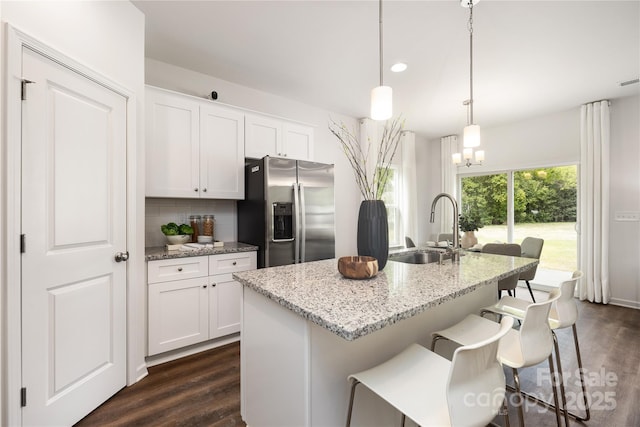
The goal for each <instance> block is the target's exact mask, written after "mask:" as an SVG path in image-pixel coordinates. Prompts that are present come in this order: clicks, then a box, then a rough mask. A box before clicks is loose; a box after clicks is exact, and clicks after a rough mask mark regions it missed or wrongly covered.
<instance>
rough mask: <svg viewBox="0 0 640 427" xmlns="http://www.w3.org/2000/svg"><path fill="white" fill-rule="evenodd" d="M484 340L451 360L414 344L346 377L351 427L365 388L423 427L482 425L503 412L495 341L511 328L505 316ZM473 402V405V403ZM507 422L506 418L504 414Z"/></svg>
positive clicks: (458, 351) (501, 377) (502, 386)
mask: <svg viewBox="0 0 640 427" xmlns="http://www.w3.org/2000/svg"><path fill="white" fill-rule="evenodd" d="M495 325H497V326H498V327H497V328H496V329H495V330H494V331H493V333H492V334H491V335H488V336H487V337H486V339H484V340H481V341H477V342H475V343H473V344H471V345H466V346H462V347H459V348H457V349H456V350H455V352H454V353H453V358H452V359H451V361H449V360H447V359H445V358H444V357H442V356H440V355H438V354H436V353H434V352H431V351H429V350H428V349H426V348H424V347H422V346H421V345H418V344H412V345H410V346H409V347H407V348H406V349H405V350H404V351H402V352H401V353H399V354H398V355H396V356H394V357H392V358H391V359H389V360H387V361H386V362H384V363H382V364H380V365H377V366H375V367H373V368H371V369H367V370H365V371H362V372H358V373H357V374H353V375H350V376H349V380H350V381H351V394H350V398H349V410H348V413H347V427H349V426H350V425H351V415H352V413H353V402H354V397H355V391H356V386H357V385H358V384H363V385H364V386H366V387H367V388H368V389H370V390H371V391H373V392H374V393H375V394H377V395H378V396H380V397H381V398H382V399H384V400H385V401H386V402H388V403H389V404H390V405H391V406H393V407H394V408H396V409H397V410H398V411H400V413H401V414H402V417H401V420H402V425H403V426H404V423H405V419H406V417H409V418H410V419H411V420H413V421H414V422H416V423H417V424H418V425H421V426H433V425H437V426H485V425H487V424H488V423H489V422H491V420H493V419H494V418H495V417H496V415H498V413H499V412H500V409H501V408H504V407H505V393H506V392H505V384H506V382H505V377H504V370H503V369H502V366H501V365H500V363H499V362H498V359H497V358H496V355H497V352H498V342H499V340H500V339H501V338H502V337H504V336H505V335H506V334H507V333H509V331H510V330H511V328H512V326H513V319H512V318H510V317H505V318H503V319H502V321H501V323H500V324H498V323H495ZM474 399H475V400H474ZM504 414H505V422H506V424H507V426H508V425H509V424H508V421H509V418H508V413H507V411H506V410H505V411H504Z"/></svg>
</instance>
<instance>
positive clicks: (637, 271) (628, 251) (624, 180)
mask: <svg viewBox="0 0 640 427" xmlns="http://www.w3.org/2000/svg"><path fill="white" fill-rule="evenodd" d="M639 141H640V95H636V96H633V97H627V98H621V99H615V100H613V101H612V102H611V153H610V154H611V163H610V165H611V176H610V178H611V182H610V187H609V188H610V193H609V197H610V199H609V207H610V213H611V216H610V221H609V232H610V244H609V282H610V284H611V302H612V303H614V304H619V305H625V306H629V307H635V308H640V222H619V221H615V220H614V215H615V213H616V212H628V211H634V212H640V142H639Z"/></svg>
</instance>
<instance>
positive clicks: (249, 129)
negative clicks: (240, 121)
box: [245, 114, 313, 160]
mask: <svg viewBox="0 0 640 427" xmlns="http://www.w3.org/2000/svg"><path fill="white" fill-rule="evenodd" d="M267 155H268V156H273V157H288V158H292V159H299V160H313V128H312V127H311V126H305V125H301V124H298V123H293V122H288V121H285V120H280V119H277V118H273V117H267V116H260V115H256V114H247V115H246V116H245V156H246V157H251V158H256V159H259V158H262V157H264V156H267Z"/></svg>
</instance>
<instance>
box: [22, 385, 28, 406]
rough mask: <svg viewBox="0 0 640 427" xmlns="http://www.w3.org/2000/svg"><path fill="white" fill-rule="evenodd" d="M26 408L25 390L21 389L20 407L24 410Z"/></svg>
mask: <svg viewBox="0 0 640 427" xmlns="http://www.w3.org/2000/svg"><path fill="white" fill-rule="evenodd" d="M25 406H27V388H26V387H22V388H21V389H20V407H22V408H24V407H25Z"/></svg>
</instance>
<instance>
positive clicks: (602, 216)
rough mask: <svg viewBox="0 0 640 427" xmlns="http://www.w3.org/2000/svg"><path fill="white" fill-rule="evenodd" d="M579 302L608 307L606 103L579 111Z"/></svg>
mask: <svg viewBox="0 0 640 427" xmlns="http://www.w3.org/2000/svg"><path fill="white" fill-rule="evenodd" d="M579 206H580V214H579V215H580V217H579V226H580V228H579V231H580V269H581V270H582V272H583V274H584V275H583V277H582V279H581V280H580V283H579V285H578V296H579V297H580V299H581V300H585V299H586V300H589V301H591V302H600V303H604V304H607V303H608V302H609V299H610V297H611V290H610V288H609V101H598V102H594V103H591V104H585V105H583V106H582V108H581V111H580V205H579Z"/></svg>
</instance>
